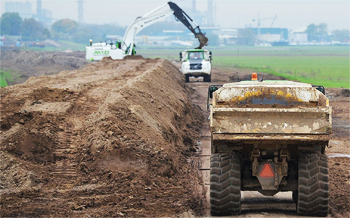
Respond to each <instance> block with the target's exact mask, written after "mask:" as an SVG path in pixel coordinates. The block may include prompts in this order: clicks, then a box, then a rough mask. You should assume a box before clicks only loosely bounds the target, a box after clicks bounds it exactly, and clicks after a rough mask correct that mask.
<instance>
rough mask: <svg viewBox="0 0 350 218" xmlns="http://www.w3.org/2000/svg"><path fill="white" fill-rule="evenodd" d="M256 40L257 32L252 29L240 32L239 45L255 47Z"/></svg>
mask: <svg viewBox="0 0 350 218" xmlns="http://www.w3.org/2000/svg"><path fill="white" fill-rule="evenodd" d="M255 40H256V34H255V32H254V31H253V30H252V29H250V28H245V29H240V30H238V39H237V44H238V45H254V43H255Z"/></svg>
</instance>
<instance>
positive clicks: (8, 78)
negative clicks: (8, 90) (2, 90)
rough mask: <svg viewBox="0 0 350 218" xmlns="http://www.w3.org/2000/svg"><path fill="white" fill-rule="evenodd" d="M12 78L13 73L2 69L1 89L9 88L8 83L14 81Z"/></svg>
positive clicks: (0, 71) (0, 70)
mask: <svg viewBox="0 0 350 218" xmlns="http://www.w3.org/2000/svg"><path fill="white" fill-rule="evenodd" d="M12 76H13V75H12V74H11V71H5V70H3V69H0V87H6V86H8V82H12V81H13V79H12Z"/></svg>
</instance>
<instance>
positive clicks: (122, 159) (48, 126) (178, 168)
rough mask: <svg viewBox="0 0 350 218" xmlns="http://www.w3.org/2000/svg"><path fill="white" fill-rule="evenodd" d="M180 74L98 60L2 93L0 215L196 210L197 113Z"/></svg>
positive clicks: (145, 63)
mask: <svg viewBox="0 0 350 218" xmlns="http://www.w3.org/2000/svg"><path fill="white" fill-rule="evenodd" d="M182 77H183V75H182V74H181V73H180V72H179V71H178V69H177V68H176V67H175V66H173V65H172V64H171V63H169V62H168V61H165V60H161V59H153V60H152V59H143V58H142V57H134V58H132V59H125V60H121V61H113V60H111V59H108V58H105V59H103V60H102V61H100V62H98V63H92V64H89V65H87V66H86V67H85V68H83V69H81V70H74V71H63V72H61V73H59V74H57V75H53V76H40V77H32V78H30V79H29V80H27V81H26V82H25V83H23V84H18V85H14V86H9V87H6V88H4V89H1V96H2V98H1V105H2V108H1V118H0V119H1V133H0V137H1V141H2V143H1V147H0V151H1V155H2V156H4V157H6V158H5V160H4V162H6V163H2V164H1V165H2V166H8V167H5V168H4V170H2V171H1V173H0V177H1V186H0V192H1V200H0V201H1V211H2V213H1V216H82V215H89V214H90V215H94V216H128V217H139V216H174V215H176V214H181V213H183V212H187V211H193V213H196V214H197V215H200V214H201V213H202V209H201V206H202V200H204V199H205V198H204V197H203V195H204V193H203V192H204V191H203V189H202V188H201V187H202V181H201V178H200V174H199V173H198V162H197V161H196V159H195V158H190V157H191V156H193V151H196V147H195V146H196V144H195V143H196V140H195V139H196V138H197V137H198V133H197V132H198V128H199V124H200V123H201V122H202V121H201V120H202V115H201V111H200V110H199V109H198V108H197V107H195V106H193V104H192V103H191V102H190V100H189V98H188V93H189V92H191V90H190V89H189V88H188V87H187V86H186V85H185V84H184V80H183V78H182ZM14 168H16V169H14ZM18 172H22V174H21V175H18ZM14 174H17V177H19V178H17V180H16V181H13V180H11V179H9V178H7V177H6V175H14ZM150 211H151V212H152V213H150Z"/></svg>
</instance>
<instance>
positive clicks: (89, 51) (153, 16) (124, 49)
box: [86, 2, 208, 61]
mask: <svg viewBox="0 0 350 218" xmlns="http://www.w3.org/2000/svg"><path fill="white" fill-rule="evenodd" d="M172 14H173V15H174V16H175V18H176V19H177V20H178V21H181V22H182V23H183V24H184V25H185V26H186V27H187V28H188V29H189V30H190V31H191V32H192V33H193V34H194V36H195V38H197V39H198V40H199V47H198V49H201V48H203V47H204V46H206V45H207V44H208V38H207V37H206V36H205V33H202V31H201V29H200V28H199V26H198V25H197V24H196V23H195V22H194V21H193V20H192V19H191V18H190V17H189V16H188V15H187V14H186V13H185V12H184V11H183V10H182V9H181V8H180V7H179V6H177V5H176V4H175V3H173V2H168V3H167V4H164V5H163V6H160V7H158V8H156V9H154V10H152V11H151V12H149V13H147V14H145V15H143V16H141V17H138V18H136V20H135V21H134V22H133V23H132V24H131V25H130V26H129V27H128V28H127V30H126V32H125V35H124V38H123V41H122V42H118V43H116V45H114V44H113V43H109V44H107V43H102V42H101V43H92V40H90V45H88V46H87V47H86V59H87V60H91V61H92V60H102V58H103V57H111V58H112V59H123V58H124V57H125V56H126V55H133V54H135V53H136V52H135V50H134V48H135V41H134V39H135V36H136V35H137V33H139V32H140V31H141V30H143V29H144V28H146V27H148V26H150V25H152V24H154V23H157V22H159V21H161V20H163V19H165V18H166V17H168V16H170V15H172Z"/></svg>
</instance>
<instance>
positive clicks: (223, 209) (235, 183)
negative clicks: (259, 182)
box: [210, 153, 241, 216]
mask: <svg viewBox="0 0 350 218" xmlns="http://www.w3.org/2000/svg"><path fill="white" fill-rule="evenodd" d="M210 212H211V214H212V215H214V216H224V215H233V214H239V213H240V212H241V160H240V156H239V155H238V154H236V153H233V154H213V155H212V156H211V160H210Z"/></svg>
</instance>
